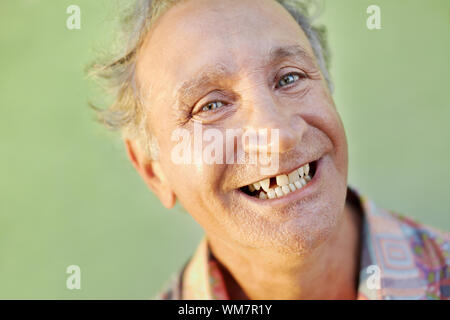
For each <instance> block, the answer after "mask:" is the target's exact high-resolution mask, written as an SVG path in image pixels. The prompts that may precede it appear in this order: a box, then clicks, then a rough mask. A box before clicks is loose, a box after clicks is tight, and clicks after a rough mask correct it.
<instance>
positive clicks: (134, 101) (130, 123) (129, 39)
mask: <svg viewBox="0 0 450 320" xmlns="http://www.w3.org/2000/svg"><path fill="white" fill-rule="evenodd" d="M181 1H184V0H136V1H135V2H134V3H133V5H132V6H130V7H128V8H123V9H122V12H123V16H122V19H121V32H120V35H119V37H118V47H119V50H117V51H118V53H117V54H115V55H114V56H112V57H111V56H108V57H103V58H100V59H99V60H98V62H94V63H93V64H91V65H90V66H89V67H88V74H89V75H90V76H94V77H95V78H96V79H97V80H98V82H99V83H100V84H101V85H102V87H103V88H104V89H105V91H106V92H107V94H108V95H109V96H111V97H112V98H113V99H114V100H113V102H112V103H111V104H110V105H109V106H108V107H107V108H97V107H95V106H93V105H92V104H91V107H93V108H94V110H95V111H96V113H97V119H98V121H99V122H101V123H103V124H104V125H105V126H106V127H108V128H109V129H112V130H117V131H121V132H122V134H123V135H124V137H126V138H130V139H134V140H135V141H137V142H138V143H139V145H140V146H141V147H142V148H143V150H144V151H145V152H146V153H147V155H148V156H149V157H150V158H152V159H156V158H157V155H158V146H157V143H156V140H155V138H154V135H153V134H152V133H151V130H152V129H151V128H148V125H147V121H146V120H147V114H148V112H146V110H145V108H144V103H143V99H142V97H141V95H140V90H139V88H137V83H136V81H135V80H136V79H135V69H136V57H137V52H138V50H139V49H140V47H141V46H142V43H143V41H144V38H145V36H146V34H147V33H148V31H149V30H150V29H151V27H152V25H153V24H154V22H155V21H156V20H157V19H158V18H159V17H160V16H161V15H162V14H164V12H166V11H167V10H169V9H170V8H171V7H172V6H173V5H174V4H176V3H178V2H181ZM275 1H277V2H278V3H280V4H281V5H282V6H283V7H284V8H285V9H286V10H287V11H288V12H289V13H290V14H291V15H292V17H293V18H294V19H295V21H297V23H298V24H299V25H300V27H301V28H302V29H303V31H304V32H305V34H306V36H307V37H308V39H309V42H310V44H311V47H312V49H313V51H314V54H315V56H316V59H317V62H318V65H319V68H320V69H321V72H322V75H323V77H324V78H325V80H326V82H327V84H328V87H329V89H330V91H333V85H332V82H331V79H330V76H329V73H328V68H329V62H330V53H329V49H328V45H327V42H326V29H325V27H323V26H314V25H313V24H312V22H313V20H315V19H316V18H317V17H318V15H319V13H320V11H321V8H322V5H321V4H322V2H321V1H318V0H275ZM313 10H315V11H314V12H313Z"/></svg>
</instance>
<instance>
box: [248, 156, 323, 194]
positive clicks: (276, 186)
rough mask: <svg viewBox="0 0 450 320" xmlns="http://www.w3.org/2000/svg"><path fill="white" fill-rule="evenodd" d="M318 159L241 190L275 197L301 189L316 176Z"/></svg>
mask: <svg viewBox="0 0 450 320" xmlns="http://www.w3.org/2000/svg"><path fill="white" fill-rule="evenodd" d="M316 168H317V161H313V162H310V163H307V164H305V165H303V166H301V167H300V168H297V169H295V170H294V171H292V172H290V173H288V174H280V175H277V176H274V177H270V178H266V179H263V180H260V181H258V182H255V183H252V184H249V185H247V186H244V187H242V188H240V191H242V192H244V193H246V194H248V195H249V196H251V197H255V198H259V199H263V200H265V199H275V198H281V197H284V196H285V195H287V194H289V193H291V192H294V191H296V190H299V189H301V188H303V187H304V186H306V185H307V184H308V183H309V182H310V181H311V180H312V178H313V177H314V174H315V173H316Z"/></svg>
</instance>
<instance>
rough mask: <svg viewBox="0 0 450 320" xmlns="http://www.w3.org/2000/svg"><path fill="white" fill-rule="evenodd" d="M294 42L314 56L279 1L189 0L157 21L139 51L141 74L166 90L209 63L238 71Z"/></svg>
mask: <svg viewBox="0 0 450 320" xmlns="http://www.w3.org/2000/svg"><path fill="white" fill-rule="evenodd" d="M294 44H298V45H299V46H300V47H302V48H304V50H305V52H307V53H309V54H310V55H311V56H313V53H312V49H311V47H310V45H309V42H308V39H307V37H306V35H305V34H304V32H303V31H302V30H301V28H300V27H299V25H298V24H297V23H296V21H295V20H294V19H293V18H292V17H291V16H290V14H289V13H288V12H287V11H286V10H285V9H284V8H283V7H282V6H281V5H280V4H278V3H277V2H276V1H274V0H259V1H254V0H188V1H185V2H182V3H180V4H177V5H175V6H174V7H173V8H171V9H170V10H169V11H168V12H166V13H165V14H164V15H163V16H162V17H161V18H160V19H159V20H158V21H157V23H156V24H155V25H154V28H153V30H152V31H151V32H150V33H149V35H148V37H147V39H146V41H145V43H144V45H143V47H142V49H141V50H140V53H139V56H138V64H137V77H138V80H139V82H140V83H141V85H142V87H147V88H148V87H152V88H153V89H155V90H154V92H155V91H156V92H160V93H162V91H161V90H162V89H163V88H162V86H163V85H164V90H165V91H167V90H171V89H174V88H176V87H177V84H178V82H179V81H180V79H186V78H189V77H191V76H194V75H195V74H196V73H198V72H200V71H202V70H203V69H204V68H205V67H206V66H210V65H217V66H220V68H225V69H227V71H231V72H233V70H234V71H237V70H240V69H242V68H243V67H245V66H257V65H258V62H259V61H261V62H262V60H263V59H264V58H265V57H266V56H267V54H268V53H269V52H271V50H273V48H275V47H280V46H283V45H294ZM155 79H157V81H155ZM152 91H153V90H152Z"/></svg>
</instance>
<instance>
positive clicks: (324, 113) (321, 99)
mask: <svg viewBox="0 0 450 320" xmlns="http://www.w3.org/2000/svg"><path fill="white" fill-rule="evenodd" d="M302 111H303V112H302V116H303V118H304V119H305V121H306V122H308V123H309V125H311V126H313V127H315V128H317V129H318V130H320V131H321V132H322V133H323V134H325V135H326V137H327V138H328V139H329V141H330V142H331V144H332V145H333V151H332V156H333V157H334V160H335V164H336V166H337V167H338V169H339V171H341V172H342V173H346V172H347V162H348V154H347V148H348V146H347V138H346V135H345V130H344V126H343V123H342V120H341V117H340V115H339V113H338V112H337V109H336V106H335V105H334V102H333V99H332V97H331V96H330V95H329V93H328V90H326V88H324V87H323V86H317V87H316V88H314V89H313V90H311V93H310V94H309V96H308V97H307V99H306V100H305V107H304V108H303V109H302Z"/></svg>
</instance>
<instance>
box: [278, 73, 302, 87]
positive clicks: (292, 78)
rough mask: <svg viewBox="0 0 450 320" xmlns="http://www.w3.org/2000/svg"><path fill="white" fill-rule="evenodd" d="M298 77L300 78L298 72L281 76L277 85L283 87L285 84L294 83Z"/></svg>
mask: <svg viewBox="0 0 450 320" xmlns="http://www.w3.org/2000/svg"><path fill="white" fill-rule="evenodd" d="M299 79H300V75H299V74H298V73H289V74H287V75H285V76H283V78H281V79H280V81H278V83H277V86H278V87H284V86H286V85H289V84H291V83H294V82H295V81H297V80H299Z"/></svg>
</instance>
